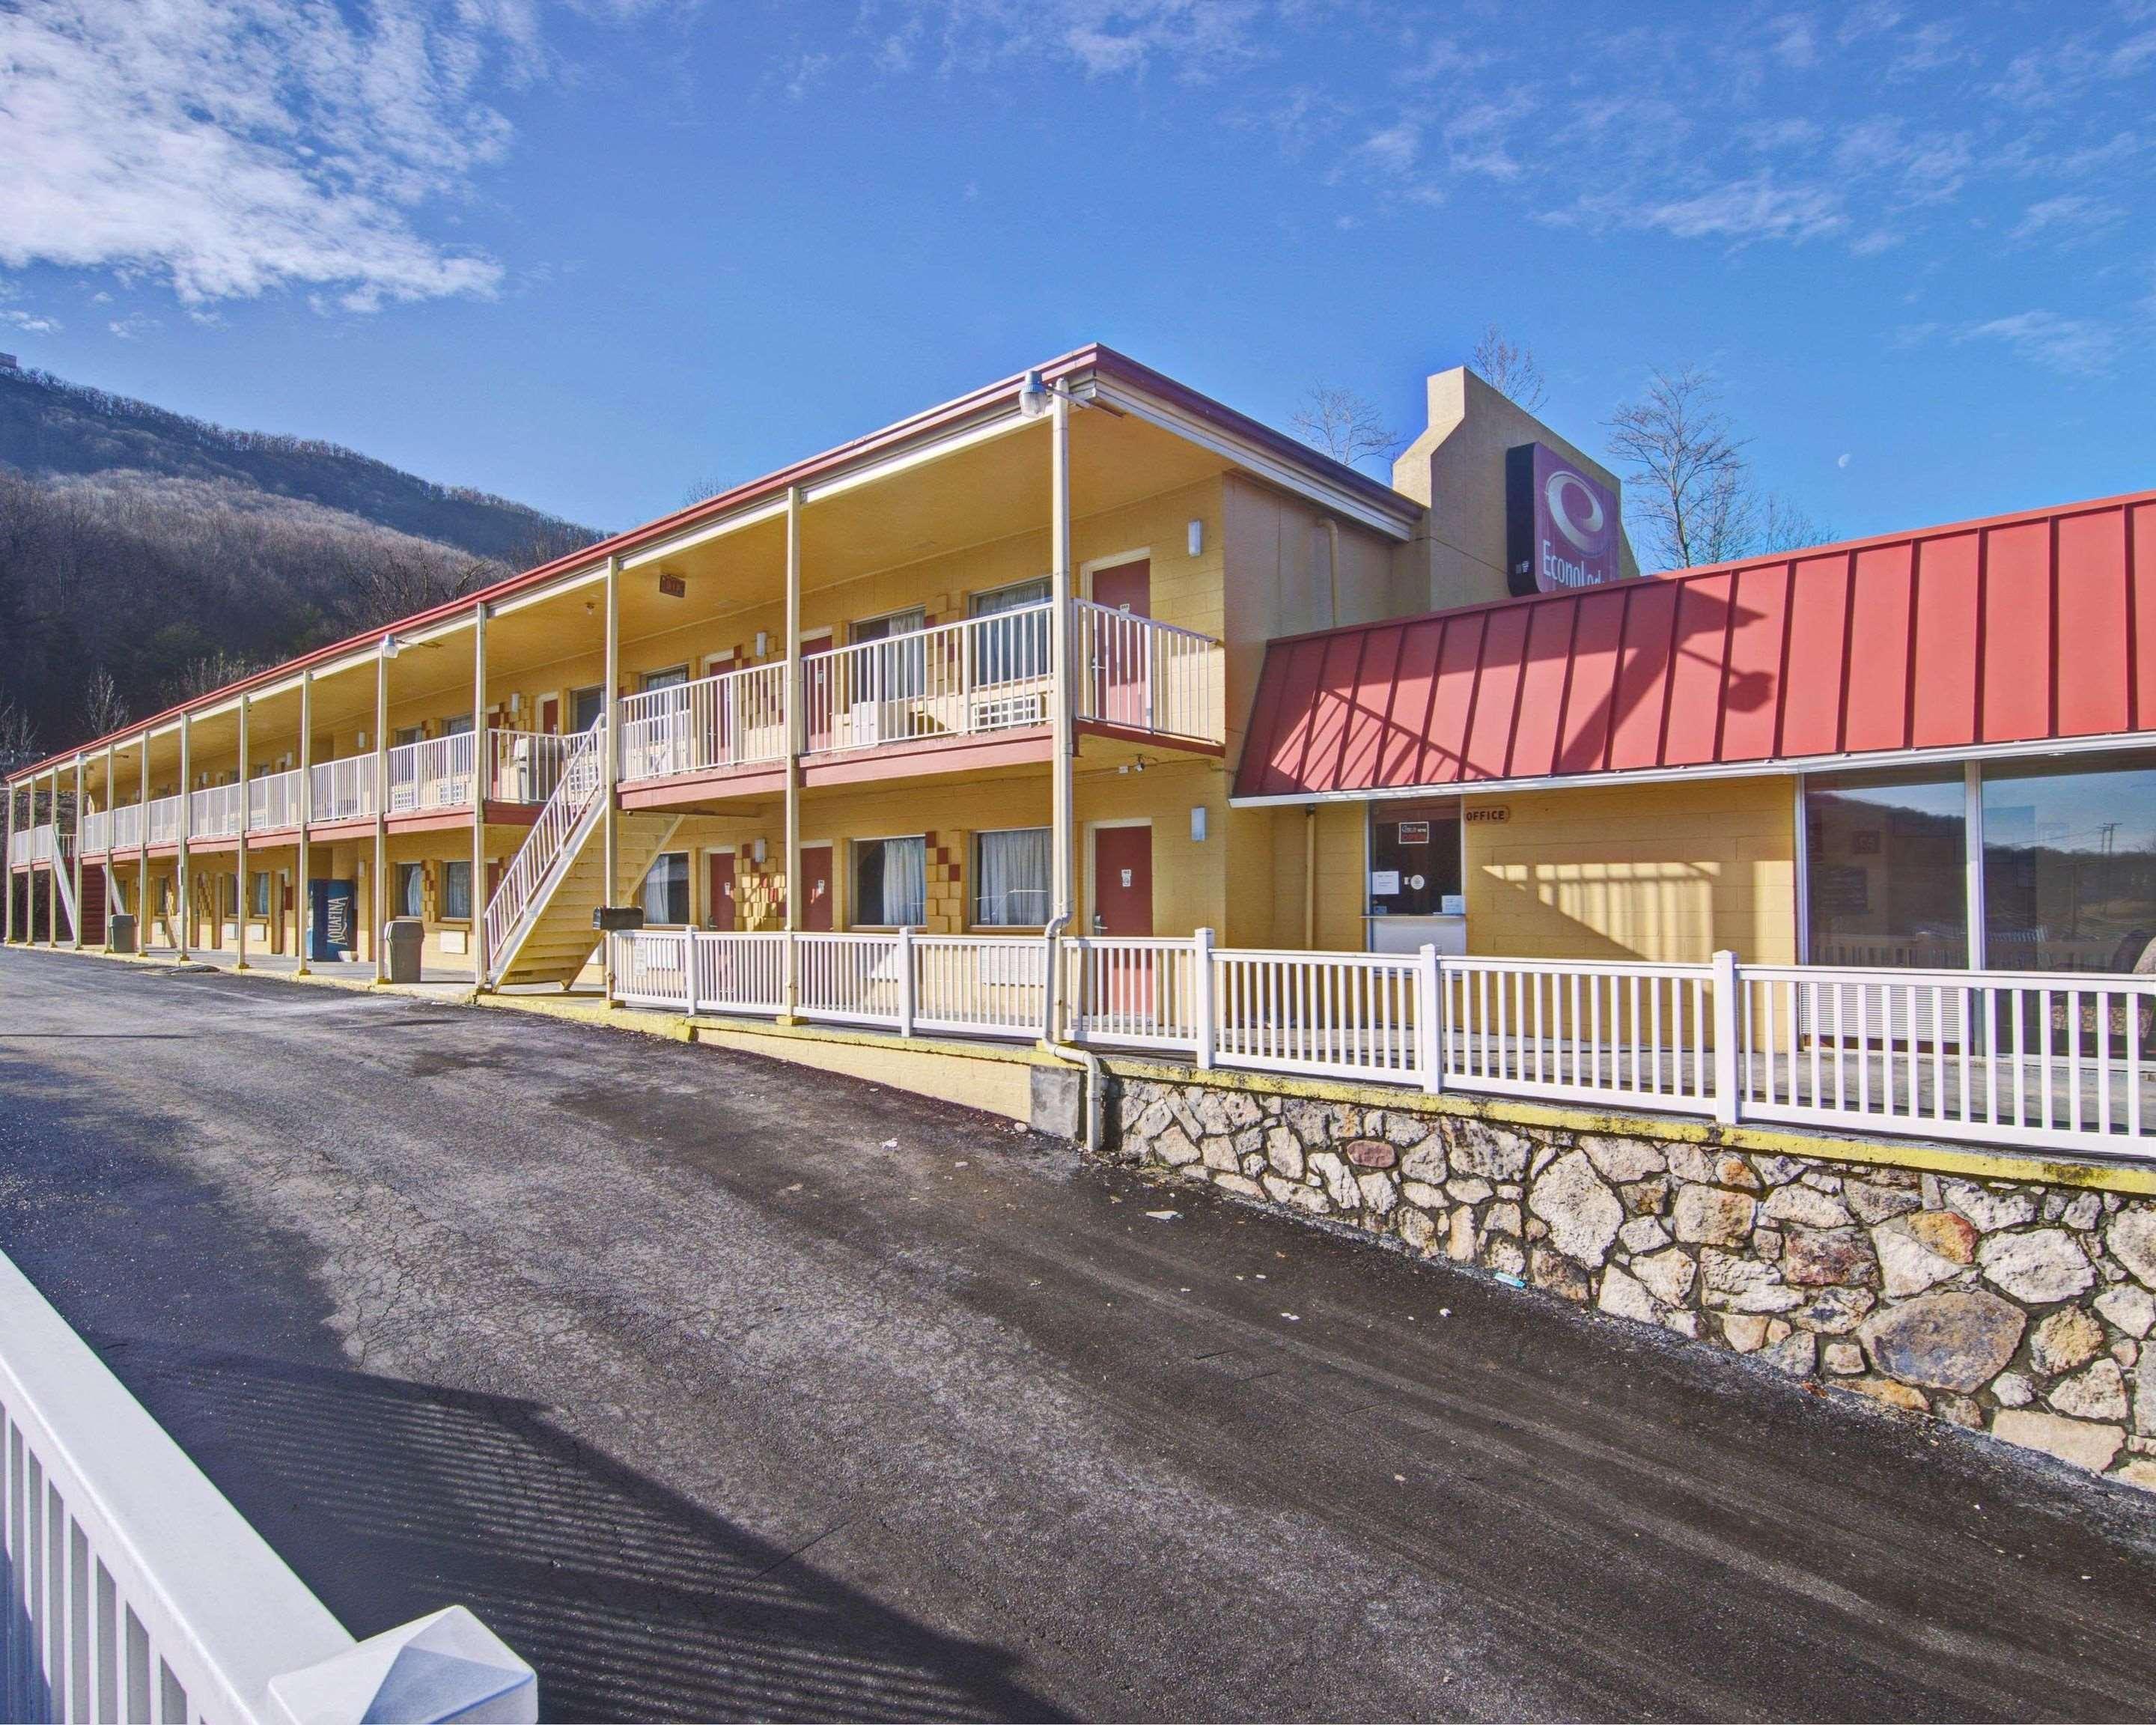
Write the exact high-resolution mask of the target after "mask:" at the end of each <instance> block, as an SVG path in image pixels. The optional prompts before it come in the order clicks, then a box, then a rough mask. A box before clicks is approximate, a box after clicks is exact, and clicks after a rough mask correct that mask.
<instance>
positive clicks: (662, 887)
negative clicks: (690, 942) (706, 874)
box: [644, 850, 689, 927]
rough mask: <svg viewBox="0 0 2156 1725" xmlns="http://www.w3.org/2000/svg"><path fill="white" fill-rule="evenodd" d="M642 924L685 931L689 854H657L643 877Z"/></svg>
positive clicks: (683, 852)
mask: <svg viewBox="0 0 2156 1725" xmlns="http://www.w3.org/2000/svg"><path fill="white" fill-rule="evenodd" d="M644 921H645V922H647V923H666V924H675V925H680V926H684V927H685V926H686V925H687V923H688V921H689V853H688V852H687V851H685V850H668V851H664V852H661V853H660V855H659V856H658V857H657V858H656V859H654V861H653V862H652V865H651V872H650V873H649V874H648V875H645V876H644Z"/></svg>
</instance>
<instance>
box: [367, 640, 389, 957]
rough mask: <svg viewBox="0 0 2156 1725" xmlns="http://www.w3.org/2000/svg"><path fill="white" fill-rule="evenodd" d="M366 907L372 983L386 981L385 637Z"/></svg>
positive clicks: (380, 653)
mask: <svg viewBox="0 0 2156 1725" xmlns="http://www.w3.org/2000/svg"><path fill="white" fill-rule="evenodd" d="M370 897H371V902H370V903H369V904H368V906H367V912H368V916H367V920H368V921H369V922H371V923H372V925H373V928H372V932H371V933H370V934H369V935H368V937H367V944H368V945H369V946H370V947H372V949H373V957H374V979H375V981H376V982H377V983H386V982H388V980H389V954H388V950H387V947H386V942H385V937H384V931H385V930H386V929H387V928H388V925H389V637H388V635H384V636H383V637H382V644H381V645H380V646H379V647H377V649H375V654H374V890H373V891H372V894H371V895H370Z"/></svg>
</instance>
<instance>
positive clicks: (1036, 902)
mask: <svg viewBox="0 0 2156 1725" xmlns="http://www.w3.org/2000/svg"><path fill="white" fill-rule="evenodd" d="M1049 846H1050V834H1049V829H1047V828H1046V827H1022V828H1019V829H1017V830H1016V831H1014V832H1008V833H983V834H980V835H979V837H978V838H977V839H975V840H974V841H973V922H974V923H975V924H976V925H977V926H978V927H983V928H1039V927H1044V926H1045V924H1046V923H1047V921H1048V895H1049V891H1050V886H1049V865H1050V849H1049Z"/></svg>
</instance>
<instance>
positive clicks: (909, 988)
mask: <svg viewBox="0 0 2156 1725" xmlns="http://www.w3.org/2000/svg"><path fill="white" fill-rule="evenodd" d="M915 988H916V983H915V982H914V979H913V930H912V928H911V927H910V926H906V927H901V928H900V929H899V931H898V1034H900V1035H901V1036H911V1034H913V1016H914V1009H915V999H916V996H915Z"/></svg>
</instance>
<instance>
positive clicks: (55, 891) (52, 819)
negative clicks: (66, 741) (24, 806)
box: [45, 767, 60, 947]
mask: <svg viewBox="0 0 2156 1725" xmlns="http://www.w3.org/2000/svg"><path fill="white" fill-rule="evenodd" d="M46 776H47V778H49V779H50V780H51V782H52V788H51V789H50V790H49V791H47V792H46V793H45V825H46V827H47V828H48V829H50V831H51V833H52V835H53V855H52V860H51V861H50V862H49V864H47V865H46V869H45V873H46V875H48V876H49V879H48V880H46V882H45V944H46V945H47V946H48V947H57V946H58V945H59V943H60V858H59V844H60V770H59V768H57V767H55V768H53V770H52V771H51V773H49V774H47V775H46Z"/></svg>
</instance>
